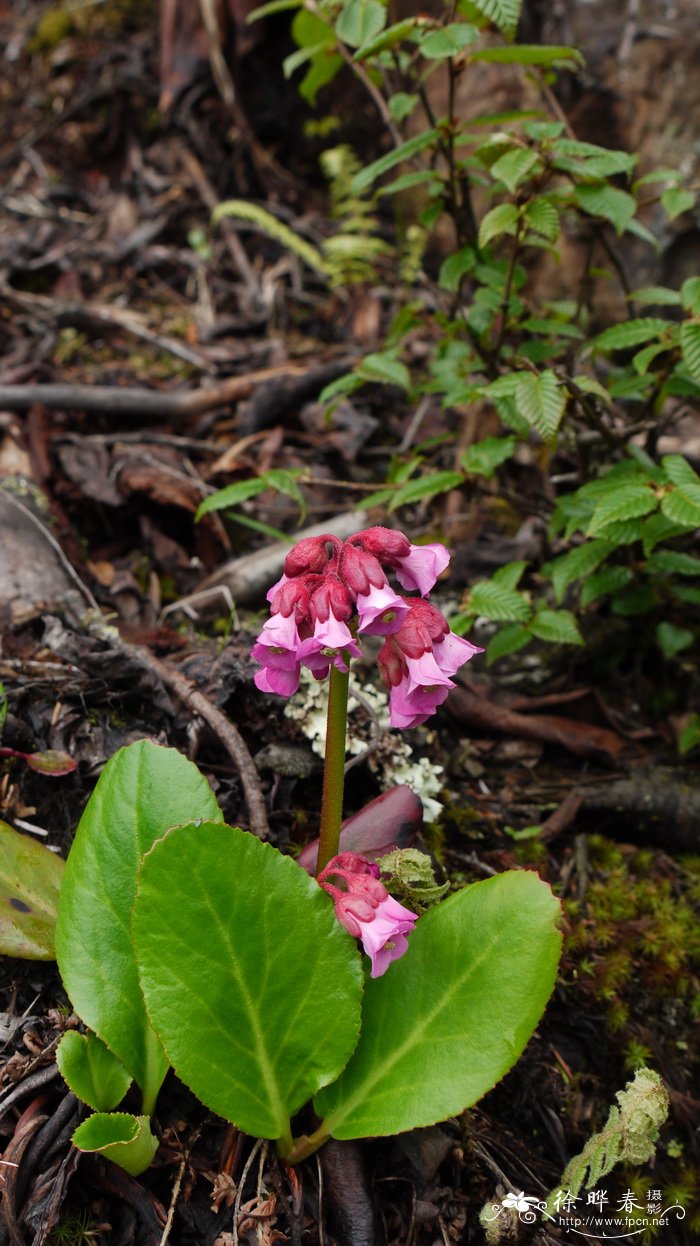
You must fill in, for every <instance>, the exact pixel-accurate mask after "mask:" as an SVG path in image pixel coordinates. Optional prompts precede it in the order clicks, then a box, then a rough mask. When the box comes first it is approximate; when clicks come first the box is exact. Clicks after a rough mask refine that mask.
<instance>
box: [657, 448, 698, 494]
mask: <svg viewBox="0 0 700 1246" xmlns="http://www.w3.org/2000/svg"><path fill="white" fill-rule="evenodd" d="M661 466H662V467H663V469H664V471H665V473H666V475H667V476H668V479H669V480H670V481H671V482H672V484H674V485H677V487H678V488H679V489H684V490H688V489H690V490H691V491H692V490H693V489H700V476H698V474H697V472H696V471H694V469H693V468H692V467H691V466H690V463H689V462H688V460H687V459H686V458H685V457H684V456H683V455H682V454H665V455H664V456H663V458H662V460H661Z"/></svg>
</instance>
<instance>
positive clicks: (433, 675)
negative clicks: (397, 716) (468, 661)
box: [406, 650, 454, 693]
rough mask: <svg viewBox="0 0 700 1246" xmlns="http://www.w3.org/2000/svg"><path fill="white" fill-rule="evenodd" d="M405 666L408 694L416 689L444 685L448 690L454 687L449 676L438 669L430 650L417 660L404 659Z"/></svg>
mask: <svg viewBox="0 0 700 1246" xmlns="http://www.w3.org/2000/svg"><path fill="white" fill-rule="evenodd" d="M406 666H407V667H408V691H409V693H410V692H414V691H415V689H416V688H433V687H436V686H439V685H440V684H446V685H447V687H448V688H452V687H453V686H454V685H453V683H452V680H451V679H450V678H449V676H448V675H446V674H444V672H443V671H442V670H441V669H440V667H439V666H438V664H437V662H436V661H435V658H434V657H433V654H432V652H431V651H430V650H428V652H427V653H423V654H422V655H421V657H419V658H406Z"/></svg>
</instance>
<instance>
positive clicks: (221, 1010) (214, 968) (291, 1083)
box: [134, 823, 362, 1139]
mask: <svg viewBox="0 0 700 1246" xmlns="http://www.w3.org/2000/svg"><path fill="white" fill-rule="evenodd" d="M134 939H135V942H136V947H137V953H138V962H139V972H140V979H141V987H142V990H143V993H144V996H145V999H146V1005H147V1008H148V1012H149V1016H150V1017H151V1020H152V1022H153V1025H154V1027H155V1029H156V1030H157V1032H158V1034H159V1035H160V1037H161V1039H162V1042H163V1045H164V1047H165V1050H166V1051H167V1053H168V1057H169V1058H170V1060H171V1062H172V1064H173V1066H174V1068H175V1070H176V1072H177V1073H178V1076H179V1077H181V1078H182V1080H183V1081H184V1082H185V1083H186V1084H187V1085H188V1086H189V1087H190V1088H191V1089H192V1090H193V1091H194V1092H195V1094H196V1095H197V1096H198V1098H200V1099H201V1101H202V1102H203V1103H204V1104H206V1106H207V1107H209V1108H211V1109H212V1110H213V1111H215V1112H218V1113H219V1115H221V1116H223V1117H225V1118H226V1119H227V1120H230V1121H232V1122H233V1123H234V1124H236V1125H237V1126H238V1127H239V1128H240V1129H242V1130H244V1131H245V1132H246V1133H249V1134H252V1135H253V1136H254V1137H262V1138H275V1139H277V1138H286V1137H288V1134H289V1118H290V1116H291V1115H292V1114H293V1113H295V1112H296V1111H298V1110H299V1108H301V1107H302V1106H303V1104H304V1103H306V1101H307V1100H308V1099H309V1098H310V1096H311V1095H312V1094H314V1093H315V1092H316V1091H317V1090H318V1089H319V1088H320V1087H321V1086H325V1085H326V1084H327V1083H328V1082H330V1081H332V1080H333V1078H334V1077H336V1076H337V1075H338V1073H339V1072H340V1070H341V1069H342V1068H343V1066H344V1065H345V1063H346V1061H347V1060H348V1059H349V1057H350V1054H351V1052H352V1050H353V1048H354V1046H355V1043H356V1041H357V1034H358V1030H359V1026H360V998H361V994H362V970H361V966H360V957H359V955H358V953H357V950H356V944H355V942H354V940H353V939H351V938H350V936H349V935H348V933H347V931H346V930H344V929H343V927H342V926H341V924H340V922H338V921H337V919H336V917H335V912H334V908H333V904H332V902H331V900H330V898H329V896H327V895H326V894H325V892H324V891H322V889H321V888H320V887H319V886H318V884H317V883H316V882H315V880H314V879H312V878H310V877H309V875H308V874H307V873H306V872H305V871H304V870H302V869H301V867H300V866H298V865H297V864H296V862H294V861H292V860H291V858H290V857H283V856H282V855H281V853H279V852H277V850H276V849H274V848H272V847H271V846H270V845H269V844H263V843H261V842H260V840H258V839H256V838H255V836H254V835H250V834H246V833H245V832H243V831H240V830H238V829H236V828H232V827H228V826H222V825H220V824H217V823H204V824H203V825H201V826H199V825H190V826H177V827H175V828H174V829H173V830H171V831H169V832H168V834H167V835H165V836H164V837H163V838H162V839H160V840H159V841H158V843H156V844H155V845H154V847H153V848H152V850H151V851H150V852H149V853H148V855H147V856H146V857H145V858H144V861H143V866H142V870H141V878H140V882H139V893H138V898H137V901H136V905H135V910H134Z"/></svg>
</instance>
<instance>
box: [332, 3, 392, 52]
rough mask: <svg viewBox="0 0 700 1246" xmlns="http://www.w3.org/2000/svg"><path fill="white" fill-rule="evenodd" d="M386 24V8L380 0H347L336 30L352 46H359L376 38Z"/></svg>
mask: <svg viewBox="0 0 700 1246" xmlns="http://www.w3.org/2000/svg"><path fill="white" fill-rule="evenodd" d="M385 25H386V8H385V6H384V5H383V4H381V3H380V0H346V3H345V4H344V5H343V7H342V9H341V11H340V15H339V17H338V20H337V22H336V24H335V32H336V34H337V35H338V37H339V38H340V39H343V40H344V42H345V43H347V44H349V46H350V47H351V48H359V47H362V46H363V44H365V43H369V42H370V41H371V40H373V39H375V38H376V36H377V35H378V34H380V33H381V31H383V29H384V27H385Z"/></svg>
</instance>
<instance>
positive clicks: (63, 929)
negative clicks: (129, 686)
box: [56, 740, 221, 1106]
mask: <svg viewBox="0 0 700 1246" xmlns="http://www.w3.org/2000/svg"><path fill="white" fill-rule="evenodd" d="M188 816H189V817H190V818H192V817H200V818H206V819H209V820H212V821H213V820H219V821H220V820H221V812H220V810H219V807H218V805H217V803H216V799H215V797H214V793H213V792H212V790H211V788H210V787H209V784H208V783H207V781H206V779H205V778H204V776H203V775H201V774H200V773H199V771H198V770H197V767H196V766H193V765H192V762H189V761H188V760H187V758H186V757H183V756H182V754H181V753H178V752H177V751H176V750H175V749H169V748H161V747H160V745H157V744H154V743H153V742H152V741H151V740H139V741H137V742H136V743H135V744H130V745H129V746H128V748H123V749H120V750H119V752H118V753H115V755H114V757H112V758H111V760H110V761H108V762H107V765H106V766H105V768H104V770H103V771H102V774H101V775H100V778H99V779H98V781H97V786H96V787H95V790H94V792H93V794H92V796H91V797H90V800H89V801H88V804H87V806H86V809H85V812H84V814H83V816H82V818H81V819H80V825H79V826H78V830H77V832H76V836H75V841H74V843H73V847H72V849H71V851H70V854H69V857H68V861H67V862H66V873H65V879H64V884H63V887H62V888H61V898H60V904H59V913H58V922H57V926H56V955H57V960H58V966H59V969H60V971H61V977H62V978H63V984H64V986H65V988H66V991H67V992H68V995H69V997H70V999H71V1001H72V1004H73V1007H74V1008H75V1011H76V1012H77V1014H78V1016H79V1017H81V1018H82V1020H83V1021H84V1022H85V1023H86V1025H89V1026H90V1029H91V1030H94V1031H95V1033H96V1034H97V1035H98V1036H99V1037H100V1038H101V1039H102V1040H103V1042H105V1043H106V1044H107V1046H108V1047H109V1048H110V1049H111V1050H112V1051H113V1052H114V1054H115V1056H117V1057H118V1058H119V1059H120V1060H121V1062H122V1064H123V1065H124V1066H125V1068H127V1069H128V1070H129V1072H130V1073H131V1076H132V1077H133V1078H134V1080H135V1081H136V1082H137V1083H138V1085H139V1086H140V1087H141V1088H142V1090H144V1092H145V1091H146V1088H148V1091H149V1097H150V1098H155V1095H156V1094H157V1092H158V1089H159V1087H160V1084H161V1082H162V1080H163V1077H164V1076H165V1072H166V1070H167V1063H166V1061H165V1057H164V1055H163V1052H162V1050H161V1049H160V1044H159V1042H158V1040H157V1039H156V1037H155V1035H154V1033H153V1031H152V1030H151V1027H150V1024H149V1022H148V1019H147V1017H146V1011H145V1008H144V1004H143V998H142V996H141V991H140V988H139V981H138V974H137V971H136V960H135V957H134V952H133V948H132V942H131V929H130V923H131V910H132V906H133V903H134V897H135V895H136V874H137V871H138V867H139V864H140V861H141V858H142V856H143V854H144V853H145V852H147V851H148V849H149V848H150V847H151V846H152V844H153V843H154V841H155V840H156V839H158V838H159V837H160V836H161V835H162V834H163V833H164V832H165V831H166V830H167V828H168V827H169V826H172V825H173V824H174V823H175V822H178V821H182V819H183V817H188ZM149 1106H150V1105H149Z"/></svg>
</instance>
